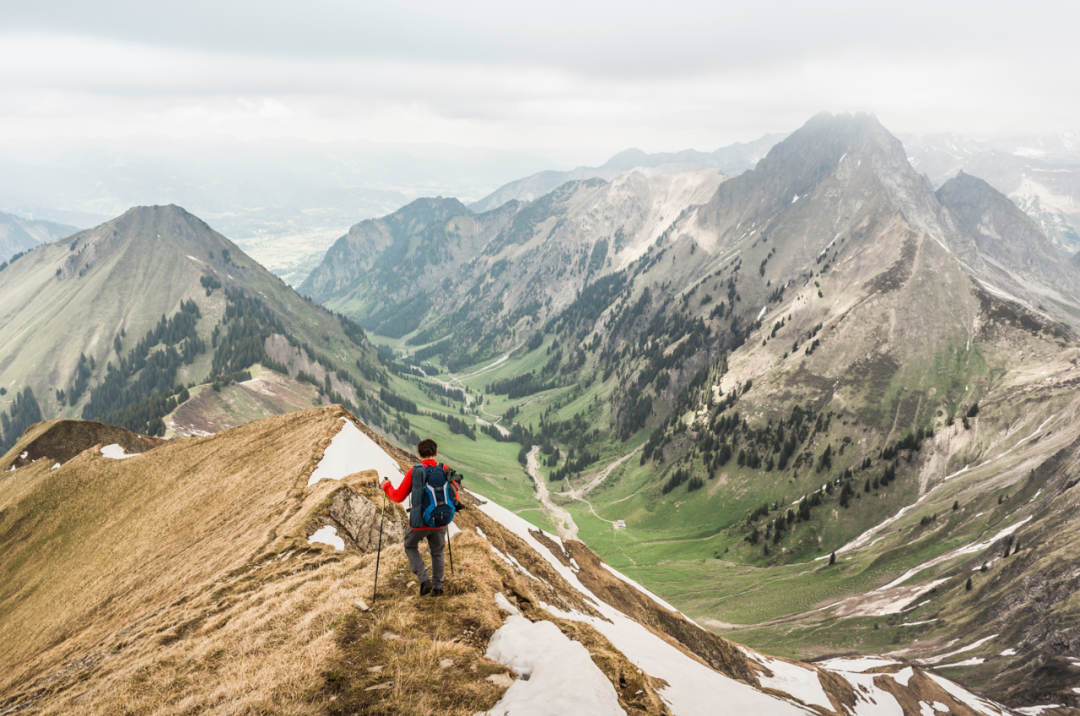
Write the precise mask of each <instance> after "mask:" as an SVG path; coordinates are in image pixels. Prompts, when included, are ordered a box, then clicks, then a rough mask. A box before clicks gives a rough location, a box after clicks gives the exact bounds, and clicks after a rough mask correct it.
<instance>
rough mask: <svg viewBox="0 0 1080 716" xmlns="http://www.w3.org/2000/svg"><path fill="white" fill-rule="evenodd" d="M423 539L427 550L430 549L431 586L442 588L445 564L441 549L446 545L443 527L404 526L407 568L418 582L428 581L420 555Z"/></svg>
mask: <svg viewBox="0 0 1080 716" xmlns="http://www.w3.org/2000/svg"><path fill="white" fill-rule="evenodd" d="M425 539H426V540H427V543H428V550H430V551H431V586H433V587H434V588H435V589H442V585H443V567H444V565H445V564H446V562H445V560H444V559H443V549H444V548H445V547H446V530H445V529H442V530H414V529H413V528H412V527H408V526H406V527H405V556H406V557H408V558H409V569H410V570H412V573H413V574H415V575H416V579H417V580H418V581H419V582H420V584H423V583H424V582H426V581H428V574H427V569H426V568H425V566H424V558H423V557H421V556H420V543H421V542H422V541H424V540H425Z"/></svg>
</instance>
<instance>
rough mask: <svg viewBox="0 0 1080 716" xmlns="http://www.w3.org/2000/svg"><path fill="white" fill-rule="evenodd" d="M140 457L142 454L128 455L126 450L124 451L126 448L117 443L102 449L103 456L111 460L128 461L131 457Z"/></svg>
mask: <svg viewBox="0 0 1080 716" xmlns="http://www.w3.org/2000/svg"><path fill="white" fill-rule="evenodd" d="M139 455H142V453H139V452H133V453H128V452H127V451H126V450H124V448H122V447H120V446H119V445H117V444H116V443H113V444H112V445H106V446H105V447H103V448H101V456H102V457H107V458H109V459H110V460H126V459H127V458H129V457H138V456H139Z"/></svg>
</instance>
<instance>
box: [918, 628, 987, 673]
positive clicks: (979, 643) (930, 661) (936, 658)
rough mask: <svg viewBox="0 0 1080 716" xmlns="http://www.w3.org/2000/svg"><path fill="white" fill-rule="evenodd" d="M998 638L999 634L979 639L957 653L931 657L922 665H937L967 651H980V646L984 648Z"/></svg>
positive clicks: (951, 652)
mask: <svg viewBox="0 0 1080 716" xmlns="http://www.w3.org/2000/svg"><path fill="white" fill-rule="evenodd" d="M997 638H998V635H997V634H991V635H990V636H987V637H983V638H982V639H979V640H978V641H975V642H972V643H970V644H968V645H967V646H965V647H962V648H960V649H957V650H956V651H950V652H949V653H948V654H942V655H940V656H931V657H930V658H929V659H922V660H921V663H923V664H936V663H938V662H940V661H944V660H945V659H948V658H950V657H953V656H956V655H957V654H963V653H964V652H965V651H971V650H973V649H978V648H979V647H980V646H982V645H983V644H985V643H986V642H988V641H991V640H993V639H997ZM949 666H958V664H949Z"/></svg>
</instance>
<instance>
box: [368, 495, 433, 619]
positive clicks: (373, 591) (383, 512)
mask: <svg viewBox="0 0 1080 716" xmlns="http://www.w3.org/2000/svg"><path fill="white" fill-rule="evenodd" d="M380 489H382V487H381V486H380ZM379 512H380V516H379V549H378V551H377V552H376V553H375V586H374V587H372V589H371V603H372V604H374V603H375V595H376V594H378V591H379V560H380V559H381V558H382V528H383V520H384V519H385V518H386V493H385V492H383V496H382V509H381V510H380V511H379ZM452 564H453V560H451V565H452Z"/></svg>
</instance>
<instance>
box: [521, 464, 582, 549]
mask: <svg viewBox="0 0 1080 716" xmlns="http://www.w3.org/2000/svg"><path fill="white" fill-rule="evenodd" d="M539 455H540V446H539V445H533V449H532V450H530V451H529V455H528V459H527V462H528V467H529V474H530V475H532V479H533V484H534V485H535V486H536V499H538V500H540V504H542V505H543V506H544V509H545V510H546V511H547V513H548V516H549V517H551V521H552V522H554V523H555V530H556V531H557V532H558V533H559V537H562V538H563V539H575V540H576V539H577V538H578V536H577V535H578V526H577V525H576V524H575V523H574V518H573V517H572V516H571V515H570V513H569V512H567V511H566V510H565V509H563V508H562V507H559V506H558V505H556V504H555V503H554V502H552V500H551V494H550V493H549V492H548V489H547V483H545V482H544V478H543V476H542V475H541V474H540V460H539Z"/></svg>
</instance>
